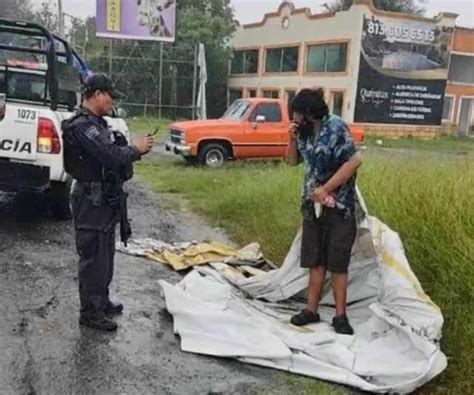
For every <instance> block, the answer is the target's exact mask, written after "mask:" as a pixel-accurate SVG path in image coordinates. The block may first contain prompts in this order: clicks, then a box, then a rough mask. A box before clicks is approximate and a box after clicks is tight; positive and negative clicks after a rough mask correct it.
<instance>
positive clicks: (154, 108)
mask: <svg viewBox="0 0 474 395" xmlns="http://www.w3.org/2000/svg"><path fill="white" fill-rule="evenodd" d="M104 41H105V40H104ZM83 53H84V54H85V60H86V62H87V64H88V67H89V68H90V69H92V70H93V71H94V72H103V73H107V74H108V75H110V76H111V77H112V79H113V80H114V81H115V83H116V85H117V89H118V90H120V91H121V92H122V93H123V94H124V98H123V99H122V100H121V102H120V106H121V107H123V108H125V109H127V110H128V111H129V112H130V114H132V115H145V116H157V117H166V118H171V119H177V118H187V119H190V118H191V119H195V117H196V95H197V88H198V64H197V60H198V47H197V46H192V47H183V46H179V47H178V46H175V45H172V44H166V43H149V42H145V43H143V42H140V43H139V42H130V41H125V40H124V41H121V40H110V41H108V42H107V41H105V45H104V48H99V49H96V48H95V49H94V50H89V49H87V48H86V49H85V50H84V51H83Z"/></svg>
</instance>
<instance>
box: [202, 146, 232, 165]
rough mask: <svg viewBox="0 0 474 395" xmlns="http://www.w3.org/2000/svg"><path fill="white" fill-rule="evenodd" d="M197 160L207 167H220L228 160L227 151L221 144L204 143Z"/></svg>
mask: <svg viewBox="0 0 474 395" xmlns="http://www.w3.org/2000/svg"><path fill="white" fill-rule="evenodd" d="M198 159H199V162H200V163H201V164H203V165H205V166H207V167H211V168H217V167H221V166H222V165H223V164H224V162H226V161H227V160H229V151H228V150H227V148H226V147H224V146H223V145H222V144H218V143H210V144H206V145H205V146H204V147H203V148H202V149H201V151H200V152H199V155H198Z"/></svg>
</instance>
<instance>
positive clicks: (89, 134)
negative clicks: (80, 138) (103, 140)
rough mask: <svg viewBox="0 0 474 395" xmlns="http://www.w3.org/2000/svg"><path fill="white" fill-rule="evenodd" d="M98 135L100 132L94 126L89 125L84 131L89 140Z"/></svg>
mask: <svg viewBox="0 0 474 395" xmlns="http://www.w3.org/2000/svg"><path fill="white" fill-rule="evenodd" d="M99 135H100V132H99V131H98V130H97V128H96V127H95V126H91V127H90V128H89V129H87V131H86V136H87V138H88V139H89V140H94V139H95V138H96V137H97V136H99Z"/></svg>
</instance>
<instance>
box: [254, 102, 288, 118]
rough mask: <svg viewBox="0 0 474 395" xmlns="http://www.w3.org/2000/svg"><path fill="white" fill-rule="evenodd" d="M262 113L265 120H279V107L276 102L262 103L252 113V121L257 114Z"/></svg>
mask: <svg viewBox="0 0 474 395" xmlns="http://www.w3.org/2000/svg"><path fill="white" fill-rule="evenodd" d="M259 115H263V116H264V117H265V122H281V120H282V116H281V108H280V105H279V104H278V103H262V104H259V105H258V107H257V108H256V109H255V111H254V112H253V114H252V122H255V120H256V119H257V116H259Z"/></svg>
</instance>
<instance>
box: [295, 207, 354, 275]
mask: <svg viewBox="0 0 474 395" xmlns="http://www.w3.org/2000/svg"><path fill="white" fill-rule="evenodd" d="M356 233H357V224H356V219H355V216H354V211H353V210H350V209H345V210H340V209H336V208H326V207H325V208H323V212H322V214H321V216H320V217H319V218H316V217H315V218H314V219H313V220H307V219H304V220H303V238H302V242H301V267H306V268H314V267H318V266H325V267H326V268H327V270H329V271H330V272H332V273H347V270H348V268H349V263H350V260H351V252H352V246H353V245H354V241H355V238H356Z"/></svg>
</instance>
